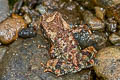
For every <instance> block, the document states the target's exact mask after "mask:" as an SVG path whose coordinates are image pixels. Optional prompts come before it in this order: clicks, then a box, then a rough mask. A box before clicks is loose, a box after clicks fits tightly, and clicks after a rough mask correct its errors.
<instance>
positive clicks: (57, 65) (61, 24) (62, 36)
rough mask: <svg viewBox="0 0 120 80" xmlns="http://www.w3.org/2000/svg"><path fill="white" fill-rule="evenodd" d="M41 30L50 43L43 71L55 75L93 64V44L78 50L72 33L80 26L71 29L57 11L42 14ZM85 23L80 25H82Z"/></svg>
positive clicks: (72, 71)
mask: <svg viewBox="0 0 120 80" xmlns="http://www.w3.org/2000/svg"><path fill="white" fill-rule="evenodd" d="M41 24H42V26H41V27H42V31H44V33H45V37H46V36H47V39H48V40H49V41H50V43H51V48H50V49H49V55H50V57H51V59H50V60H48V62H47V64H46V69H45V72H52V73H54V74H56V75H57V76H61V75H65V74H67V73H76V72H78V71H81V70H82V69H84V68H89V67H91V66H93V65H94V64H95V55H96V53H97V51H96V50H95V48H94V47H93V46H90V47H87V48H85V49H83V50H80V47H79V44H78V42H77V41H76V40H75V38H74V36H73V33H75V32H80V31H81V29H82V28H79V29H71V28H70V25H69V24H67V23H66V21H65V20H64V19H63V18H62V15H61V14H60V13H59V12H53V13H46V14H44V15H43V16H42V22H41ZM84 26H85V25H81V27H84Z"/></svg>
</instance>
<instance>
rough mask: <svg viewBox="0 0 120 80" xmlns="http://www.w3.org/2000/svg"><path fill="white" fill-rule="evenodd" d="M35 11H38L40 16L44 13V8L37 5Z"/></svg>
mask: <svg viewBox="0 0 120 80" xmlns="http://www.w3.org/2000/svg"><path fill="white" fill-rule="evenodd" d="M36 10H38V11H39V12H40V13H41V14H44V13H46V8H45V7H44V6H42V5H38V6H37V7H36Z"/></svg>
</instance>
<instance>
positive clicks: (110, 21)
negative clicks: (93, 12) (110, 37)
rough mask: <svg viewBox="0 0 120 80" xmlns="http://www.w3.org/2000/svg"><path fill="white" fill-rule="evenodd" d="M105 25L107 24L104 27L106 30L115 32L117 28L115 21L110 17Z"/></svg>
mask: <svg viewBox="0 0 120 80" xmlns="http://www.w3.org/2000/svg"><path fill="white" fill-rule="evenodd" d="M106 25H107V27H106V29H107V31H109V32H116V30H117V22H116V21H115V20H113V19H112V18H109V19H108V22H107V23H106Z"/></svg>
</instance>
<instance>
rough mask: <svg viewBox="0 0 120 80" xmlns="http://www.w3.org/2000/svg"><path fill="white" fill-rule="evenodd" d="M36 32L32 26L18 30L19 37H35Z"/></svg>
mask: <svg viewBox="0 0 120 80" xmlns="http://www.w3.org/2000/svg"><path fill="white" fill-rule="evenodd" d="M36 34H37V32H36V31H35V30H34V28H24V29H22V30H21V31H20V32H19V34H18V35H19V37H22V38H31V37H35V36H36Z"/></svg>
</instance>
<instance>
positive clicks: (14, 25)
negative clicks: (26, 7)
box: [0, 14, 26, 44]
mask: <svg viewBox="0 0 120 80" xmlns="http://www.w3.org/2000/svg"><path fill="white" fill-rule="evenodd" d="M25 27H26V24H25V22H24V20H23V19H22V17H21V16H18V15H15V14H13V15H12V17H9V18H8V19H6V20H5V21H3V22H2V23H1V24H0V42H1V43H3V44H9V43H11V42H12V41H14V40H16V39H17V38H18V32H19V31H20V30H21V29H22V28H25Z"/></svg>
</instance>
